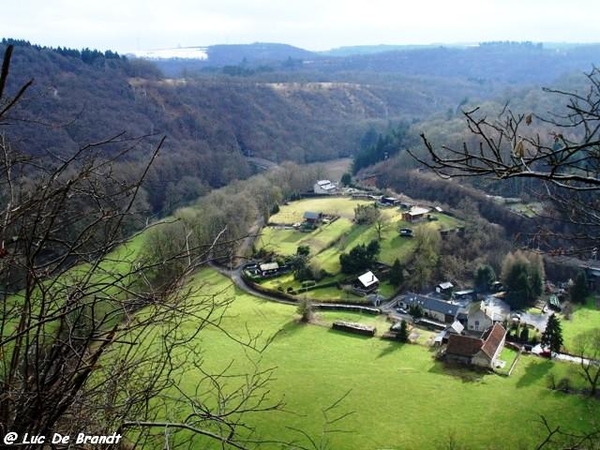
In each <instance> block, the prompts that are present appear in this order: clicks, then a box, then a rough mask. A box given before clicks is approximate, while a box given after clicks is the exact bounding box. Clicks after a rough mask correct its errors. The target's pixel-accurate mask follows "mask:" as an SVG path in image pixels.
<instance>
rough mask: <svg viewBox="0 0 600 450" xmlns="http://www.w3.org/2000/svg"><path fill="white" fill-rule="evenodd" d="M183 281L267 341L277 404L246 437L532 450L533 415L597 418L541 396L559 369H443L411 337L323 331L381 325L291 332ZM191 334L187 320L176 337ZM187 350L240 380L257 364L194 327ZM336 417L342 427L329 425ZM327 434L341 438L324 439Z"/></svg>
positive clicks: (264, 359) (557, 419)
mask: <svg viewBox="0 0 600 450" xmlns="http://www.w3.org/2000/svg"><path fill="white" fill-rule="evenodd" d="M193 283H201V284H202V290H203V292H204V293H205V294H206V293H207V292H211V291H212V292H215V293H218V295H225V296H230V297H232V298H233V299H234V301H233V303H232V305H231V307H230V308H229V310H228V311H227V314H226V317H225V318H224V320H223V322H222V326H223V327H224V329H226V330H227V331H228V333H229V334H230V335H232V336H237V337H240V338H242V337H243V336H244V335H245V333H246V332H247V330H250V331H251V332H260V333H263V334H262V336H263V338H266V336H274V338H273V340H272V342H271V343H270V345H269V346H268V347H267V349H266V350H265V351H264V352H263V353H262V355H261V356H260V358H259V357H258V355H256V359H257V360H259V362H258V363H257V364H258V367H260V368H274V370H275V372H274V373H275V377H274V379H273V380H272V381H271V382H270V384H269V386H268V390H269V393H268V396H269V398H270V399H272V401H274V402H275V401H278V400H280V399H282V400H283V401H284V403H285V408H284V411H283V412H266V413H256V414H249V415H248V416H246V417H245V421H246V423H248V424H250V425H252V426H254V427H256V432H257V434H256V435H255V436H254V437H255V438H256V437H261V438H264V439H268V440H297V441H299V442H304V444H305V445H307V442H305V441H303V439H304V438H303V434H302V433H301V432H299V431H298V430H302V431H303V432H305V433H308V434H309V435H310V436H312V437H314V438H315V439H316V440H317V443H319V445H321V444H323V445H326V446H327V448H332V449H338V448H340V449H342V448H343V449H383V448H385V449H439V448H449V447H448V446H449V443H450V442H454V443H455V444H456V445H459V446H461V448H471V449H506V448H534V447H535V446H536V444H537V443H539V442H541V440H542V439H543V436H544V433H543V427H542V426H541V424H540V416H544V417H545V418H546V419H547V420H548V421H549V422H550V423H552V424H560V425H561V427H562V428H563V429H570V430H582V429H586V427H587V426H588V425H589V422H590V421H589V419H590V418H591V417H597V415H598V413H600V404H599V403H598V402H597V401H593V400H588V399H586V398H583V397H579V396H576V395H567V394H563V393H560V392H556V391H551V390H550V389H548V388H547V378H548V376H549V375H550V374H554V376H555V377H557V378H560V377H562V376H564V374H565V373H567V372H568V371H569V370H571V366H570V365H569V364H568V363H561V362H555V361H549V360H544V359H540V358H536V357H530V356H524V357H522V358H521V359H520V360H519V362H518V364H517V366H516V368H515V370H514V372H513V374H512V375H511V376H510V377H505V376H500V375H496V374H488V373H480V372H472V371H469V370H466V369H459V368H453V369H449V368H447V367H445V366H444V365H442V364H441V363H439V362H437V361H436V360H435V359H434V354H435V353H434V352H433V351H432V350H431V349H430V348H429V347H428V346H426V345H424V344H425V342H426V339H422V340H421V339H420V340H419V342H421V343H422V344H423V345H419V344H399V343H397V342H391V341H384V340H381V339H379V338H377V337H376V338H366V337H357V336H354V335H348V334H344V333H342V332H336V331H332V330H331V329H330V327H329V325H330V323H331V322H332V321H333V320H336V319H338V318H340V319H344V320H353V321H357V322H362V323H367V324H373V325H375V326H377V327H378V330H379V331H382V330H381V329H382V328H385V327H386V326H388V324H387V322H385V319H383V318H381V317H371V316H362V315H354V314H351V313H347V312H344V313H336V312H327V313H319V315H318V322H319V323H320V325H312V324H309V325H305V324H299V323H298V322H297V315H296V311H295V308H294V307H293V306H288V305H281V304H276V303H271V302H266V301H264V300H260V299H257V298H254V297H251V296H249V295H247V294H244V293H242V292H240V291H238V290H237V289H236V288H235V287H233V286H232V285H231V284H230V281H229V280H228V279H226V278H224V277H222V276H221V275H219V274H217V273H215V272H213V271H210V270H204V271H202V272H200V273H199V274H198V275H197V276H196V277H195V280H194V281H193ZM228 286H229V287H228ZM195 326H196V324H195V323H194V321H193V320H190V321H188V322H187V323H186V324H185V326H184V327H183V329H182V331H183V330H185V329H189V330H190V331H191V330H193V329H194V328H195ZM423 333H424V334H425V336H424V337H425V338H427V332H423ZM195 344H196V346H197V348H198V349H199V351H200V352H201V354H202V359H203V361H204V363H205V369H209V370H212V371H215V372H218V371H220V370H222V369H223V368H225V367H228V366H229V365H231V369H230V370H234V371H237V372H240V373H242V372H243V371H244V370H250V369H252V368H253V367H255V366H254V364H255V363H252V362H250V361H248V359H247V355H248V350H247V349H244V348H241V347H240V346H239V344H236V343H235V342H234V341H233V340H232V339H231V338H230V337H227V336H226V335H225V334H224V333H223V332H222V331H219V330H216V329H210V328H209V329H206V330H203V331H202V333H201V335H200V336H199V337H198V339H197V342H196V343H195ZM198 379H199V376H198V377H197V376H195V374H194V370H193V368H192V367H186V368H185V377H183V379H182V382H181V385H180V386H179V388H180V389H182V390H183V391H184V392H188V393H190V394H191V395H193V393H194V392H196V390H197V389H198V382H197V380H198ZM340 399H341V401H340V403H339V405H337V407H336V408H334V409H333V410H330V411H328V412H327V413H325V412H324V411H325V410H326V408H327V407H329V406H331V405H332V404H334V403H335V402H336V401H338V400H340ZM173 410H174V409H173ZM338 416H344V418H343V419H341V420H340V421H339V422H336V423H335V424H333V425H329V426H328V425H327V420H328V419H329V420H331V419H333V418H334V417H338ZM332 429H336V430H339V432H336V433H324V431H327V430H329V431H331V430H332ZM211 445H212V444H210V443H208V442H204V443H202V448H220V447H219V445H218V444H214V446H213V447H211ZM267 448H281V447H280V446H279V445H277V444H273V446H272V447H269V446H267ZM455 448H456V447H455Z"/></svg>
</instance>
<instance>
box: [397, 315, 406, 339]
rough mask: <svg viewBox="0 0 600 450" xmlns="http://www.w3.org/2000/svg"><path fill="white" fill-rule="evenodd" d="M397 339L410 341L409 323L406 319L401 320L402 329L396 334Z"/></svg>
mask: <svg viewBox="0 0 600 450" xmlns="http://www.w3.org/2000/svg"><path fill="white" fill-rule="evenodd" d="M396 339H397V340H398V341H399V342H408V324H407V323H406V320H402V322H400V330H398V333H397V334H396Z"/></svg>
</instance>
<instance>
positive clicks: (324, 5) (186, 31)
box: [0, 0, 600, 53]
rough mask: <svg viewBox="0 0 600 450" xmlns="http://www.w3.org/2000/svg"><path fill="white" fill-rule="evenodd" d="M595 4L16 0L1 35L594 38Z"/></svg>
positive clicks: (425, 40) (150, 44)
mask: <svg viewBox="0 0 600 450" xmlns="http://www.w3.org/2000/svg"><path fill="white" fill-rule="evenodd" d="M599 17H600V1H599V0H479V1H472V0H412V1H410V2H409V1H402V0H395V1H392V0H363V1H356V0H302V1H297V0H292V1H287V0H211V1H206V0H103V1H98V0H95V1H90V0H17V1H10V2H3V4H2V10H1V11H0V33H2V37H11V38H17V39H25V40H28V41H30V42H31V43H35V44H40V45H47V46H54V47H56V46H66V47H71V48H83V47H89V48H95V49H98V50H109V49H110V50H116V51H118V52H120V53H125V52H128V51H135V50H149V49H160V48H173V47H186V46H207V45H212V44H248V43H253V42H281V43H286V44H291V45H295V46H297V47H301V48H305V49H307V50H326V49H330V48H335V47H340V46H348V45H374V44H431V43H477V42H483V41H493V40H494V41H497V40H511V41H534V42H543V41H546V42H547V41H552V42H600V26H598V24H597V22H598V19H599Z"/></svg>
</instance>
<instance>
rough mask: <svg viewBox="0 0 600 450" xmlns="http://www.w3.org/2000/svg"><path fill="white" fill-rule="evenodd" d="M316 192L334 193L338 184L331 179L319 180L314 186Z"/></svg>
mask: <svg viewBox="0 0 600 450" xmlns="http://www.w3.org/2000/svg"><path fill="white" fill-rule="evenodd" d="M313 190H314V192H315V194H334V193H335V192H337V186H336V185H335V184H334V183H332V182H331V181H329V180H319V181H317V182H316V183H315V185H314V186H313Z"/></svg>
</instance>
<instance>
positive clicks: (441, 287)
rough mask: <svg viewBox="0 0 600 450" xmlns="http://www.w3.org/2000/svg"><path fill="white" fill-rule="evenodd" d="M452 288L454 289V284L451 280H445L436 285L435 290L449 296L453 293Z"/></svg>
mask: <svg viewBox="0 0 600 450" xmlns="http://www.w3.org/2000/svg"><path fill="white" fill-rule="evenodd" d="M452 289H454V285H453V284H452V283H450V282H449V281H445V282H443V283H440V284H437V285H436V286H435V292H437V293H438V294H441V295H444V296H448V297H450V296H451V295H452Z"/></svg>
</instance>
